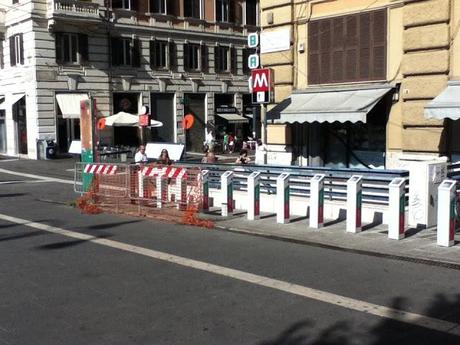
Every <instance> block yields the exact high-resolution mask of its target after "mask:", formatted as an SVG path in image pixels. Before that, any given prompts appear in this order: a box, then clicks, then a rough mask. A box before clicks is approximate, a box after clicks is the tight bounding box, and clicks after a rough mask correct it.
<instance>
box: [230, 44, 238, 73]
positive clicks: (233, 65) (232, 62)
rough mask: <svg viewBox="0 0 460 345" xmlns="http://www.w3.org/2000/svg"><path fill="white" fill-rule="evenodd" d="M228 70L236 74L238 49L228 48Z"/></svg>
mask: <svg viewBox="0 0 460 345" xmlns="http://www.w3.org/2000/svg"><path fill="white" fill-rule="evenodd" d="M230 72H232V73H233V74H238V49H236V48H235V47H232V48H230Z"/></svg>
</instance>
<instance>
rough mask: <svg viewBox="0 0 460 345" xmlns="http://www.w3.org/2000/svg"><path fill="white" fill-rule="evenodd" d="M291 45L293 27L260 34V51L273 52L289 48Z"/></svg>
mask: <svg viewBox="0 0 460 345" xmlns="http://www.w3.org/2000/svg"><path fill="white" fill-rule="evenodd" d="M290 47H291V29H290V28H286V29H280V30H276V31H264V32H262V33H261V34H260V52H261V53H262V54H264V53H273V52H279V51H283V50H289V48H290Z"/></svg>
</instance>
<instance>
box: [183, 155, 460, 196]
mask: <svg viewBox="0 0 460 345" xmlns="http://www.w3.org/2000/svg"><path fill="white" fill-rule="evenodd" d="M181 165H182V166H194V167H201V168H203V169H206V170H209V187H210V188H216V189H220V176H221V175H222V174H223V173H224V172H225V171H233V172H234V178H233V183H234V186H233V188H234V190H235V191H239V190H242V191H245V190H247V177H248V176H249V175H250V174H251V173H252V172H256V171H257V172H260V173H261V177H260V178H261V179H260V192H261V193H264V194H276V179H277V177H278V176H279V175H281V174H282V173H289V174H290V195H291V196H299V197H307V198H308V197H310V180H311V179H312V177H313V176H314V175H316V174H324V175H325V178H324V198H325V200H328V201H332V200H337V201H344V202H345V201H346V199H347V180H348V179H349V178H350V177H351V176H353V175H360V176H362V177H363V194H362V202H363V204H376V205H388V202H389V201H388V200H389V187H388V185H389V184H390V182H391V181H392V180H393V179H394V178H396V177H399V178H403V179H404V180H405V181H406V198H407V197H408V193H409V172H408V171H405V170H380V169H374V170H370V169H331V168H322V167H317V168H316V167H315V168H313V167H293V166H260V165H234V164H233V165H232V164H205V163H193V164H191V163H186V162H181ZM459 169H460V167H459ZM459 171H460V170H459Z"/></svg>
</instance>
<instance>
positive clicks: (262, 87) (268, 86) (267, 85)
mask: <svg viewBox="0 0 460 345" xmlns="http://www.w3.org/2000/svg"><path fill="white" fill-rule="evenodd" d="M271 74H272V73H271V70H270V69H269V68H262V69H253V70H252V71H251V79H252V103H269V102H270V92H271V90H272V80H271V78H272V75H271Z"/></svg>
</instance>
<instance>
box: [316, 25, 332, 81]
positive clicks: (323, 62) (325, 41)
mask: <svg viewBox="0 0 460 345" xmlns="http://www.w3.org/2000/svg"><path fill="white" fill-rule="evenodd" d="M319 28H320V33H319V37H320V43H319V47H320V82H321V83H327V82H328V81H330V80H331V69H332V68H331V67H332V66H331V65H332V63H331V55H332V54H331V44H332V42H331V37H332V20H330V19H328V20H322V21H321V22H320V27H319Z"/></svg>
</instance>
